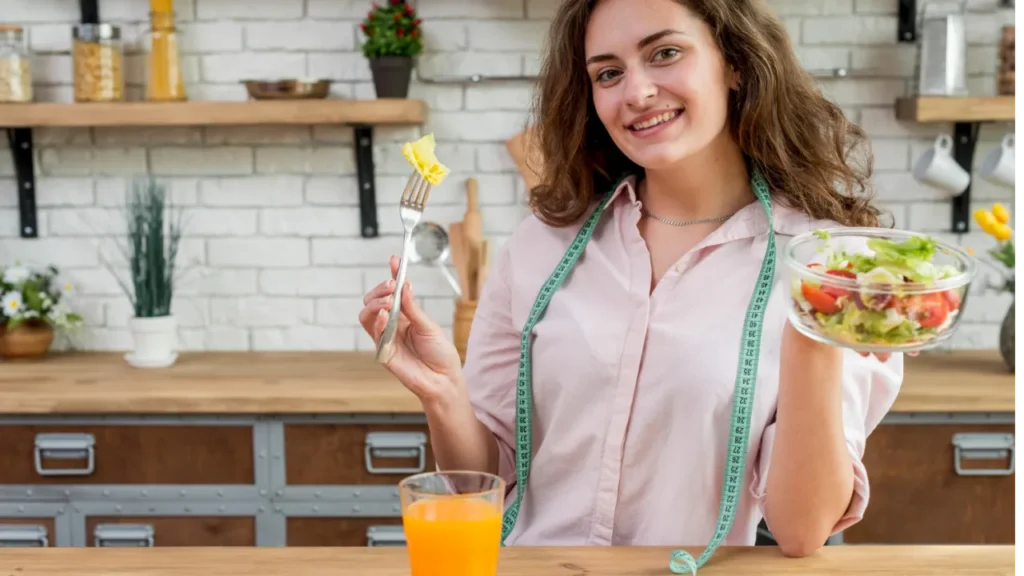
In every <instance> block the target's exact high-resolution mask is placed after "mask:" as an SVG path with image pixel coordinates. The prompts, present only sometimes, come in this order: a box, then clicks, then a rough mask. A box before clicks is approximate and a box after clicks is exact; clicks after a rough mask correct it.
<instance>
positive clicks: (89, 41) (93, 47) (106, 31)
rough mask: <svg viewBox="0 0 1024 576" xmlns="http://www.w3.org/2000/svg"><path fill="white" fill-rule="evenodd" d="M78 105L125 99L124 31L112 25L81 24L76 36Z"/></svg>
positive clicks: (73, 43) (74, 48) (74, 57)
mask: <svg viewBox="0 0 1024 576" xmlns="http://www.w3.org/2000/svg"><path fill="white" fill-rule="evenodd" d="M71 54H72V60H73V63H74V70H75V102H119V101H123V100H124V52H123V47H122V43H121V29H120V28H119V27H117V26H114V25H112V24H78V25H76V26H75V27H74V29H73V34H72V48H71Z"/></svg>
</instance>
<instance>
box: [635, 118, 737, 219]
mask: <svg viewBox="0 0 1024 576" xmlns="http://www.w3.org/2000/svg"><path fill="white" fill-rule="evenodd" d="M754 199H755V197H754V193H753V191H752V190H751V189H750V175H749V174H748V173H747V167H746V162H745V161H744V159H743V153H742V152H741V151H740V149H739V147H738V146H737V145H736V144H735V143H734V142H733V141H732V139H731V138H729V136H728V134H726V133H723V134H721V135H720V136H719V137H718V138H716V139H715V141H713V142H712V143H711V145H710V146H708V147H707V148H705V149H704V150H702V151H700V152H698V153H697V154H694V155H692V156H690V157H688V158H686V159H685V160H683V161H681V162H679V163H678V164H676V165H674V166H672V167H669V168H666V169H663V170H647V171H646V175H645V177H644V183H643V187H642V188H641V195H640V200H641V201H642V202H643V204H644V207H645V208H647V209H648V210H649V211H650V212H652V213H653V214H655V215H657V216H660V217H662V218H673V219H679V220H689V219H694V218H717V217H719V216H727V215H730V214H733V213H735V212H736V211H738V210H739V209H741V208H743V207H744V206H746V205H747V204H750V203H751V202H752V201H754Z"/></svg>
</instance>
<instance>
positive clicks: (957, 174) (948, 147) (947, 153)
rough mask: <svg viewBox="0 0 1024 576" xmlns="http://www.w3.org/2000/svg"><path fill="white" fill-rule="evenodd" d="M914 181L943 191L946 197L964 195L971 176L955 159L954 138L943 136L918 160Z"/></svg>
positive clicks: (915, 166)
mask: <svg viewBox="0 0 1024 576" xmlns="http://www.w3.org/2000/svg"><path fill="white" fill-rule="evenodd" d="M913 174H914V179H915V180H917V181H918V182H921V183H923V184H927V185H929V186H932V187H933V188H937V189H939V190H941V191H942V192H943V193H944V194H945V196H946V197H948V198H954V197H956V196H959V195H960V194H963V192H964V190H966V189H967V186H968V185H969V184H970V183H971V175H970V173H968V172H967V171H966V170H964V169H963V168H962V167H960V165H959V164H957V162H956V160H955V159H953V138H952V137H950V136H949V135H948V134H942V135H941V136H939V137H938V138H936V139H935V144H934V145H933V146H932V147H931V148H929V149H928V150H926V151H925V153H924V154H922V155H921V157H920V158H918V160H917V163H916V164H915V165H914V172H913Z"/></svg>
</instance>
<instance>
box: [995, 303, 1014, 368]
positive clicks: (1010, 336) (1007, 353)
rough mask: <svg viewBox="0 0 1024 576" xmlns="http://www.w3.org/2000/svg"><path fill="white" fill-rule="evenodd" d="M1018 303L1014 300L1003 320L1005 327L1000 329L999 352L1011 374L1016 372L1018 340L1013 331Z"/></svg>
mask: <svg viewBox="0 0 1024 576" xmlns="http://www.w3.org/2000/svg"><path fill="white" fill-rule="evenodd" d="M1016 303H1017V302H1016V300H1014V302H1013V304H1010V309H1009V310H1008V311H1007V312H1006V317H1005V318H1003V325H1002V326H1001V327H1000V328H999V352H1000V354H1002V356H1003V362H1005V363H1006V367H1007V368H1009V369H1010V372H1014V365H1013V349H1014V344H1015V340H1016V338H1015V337H1014V329H1013V308H1014V305H1016Z"/></svg>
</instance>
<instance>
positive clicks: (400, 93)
mask: <svg viewBox="0 0 1024 576" xmlns="http://www.w3.org/2000/svg"><path fill="white" fill-rule="evenodd" d="M370 72H371V73H372V74H373V88H374V90H375V91H376V92H377V98H406V97H408V96H409V81H410V79H411V78H412V57H410V56H378V57H377V58H370Z"/></svg>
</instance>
